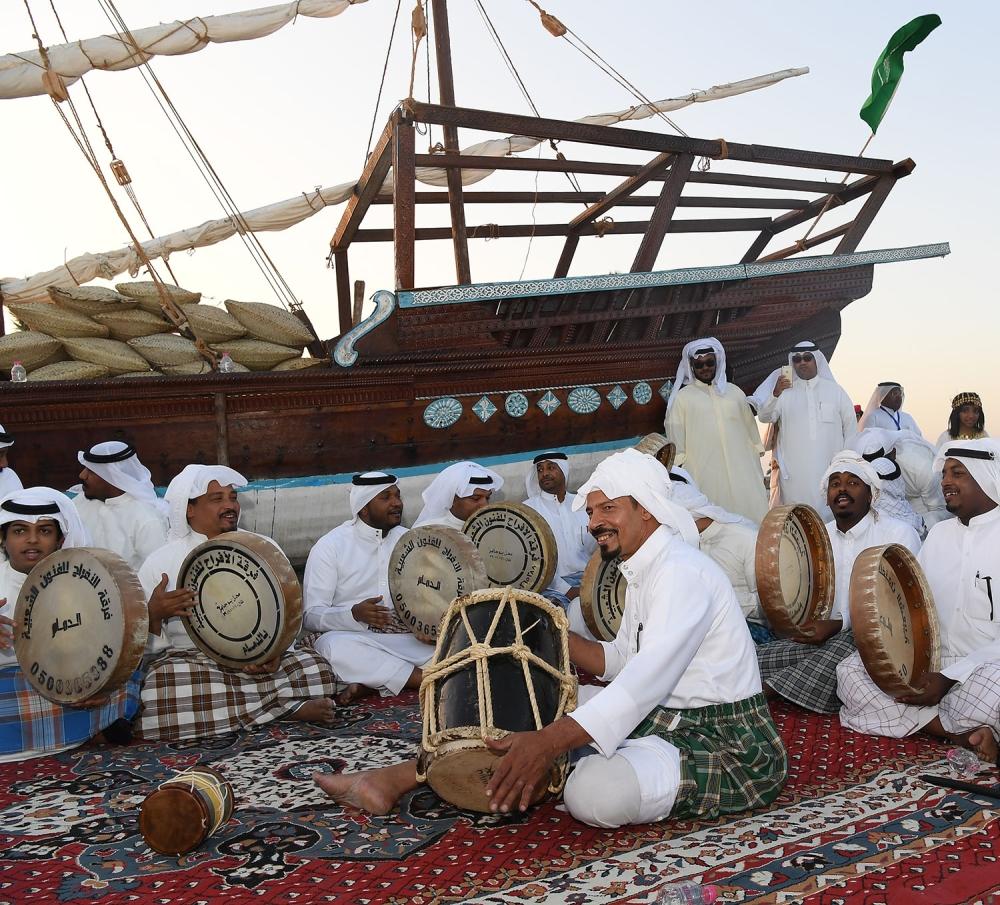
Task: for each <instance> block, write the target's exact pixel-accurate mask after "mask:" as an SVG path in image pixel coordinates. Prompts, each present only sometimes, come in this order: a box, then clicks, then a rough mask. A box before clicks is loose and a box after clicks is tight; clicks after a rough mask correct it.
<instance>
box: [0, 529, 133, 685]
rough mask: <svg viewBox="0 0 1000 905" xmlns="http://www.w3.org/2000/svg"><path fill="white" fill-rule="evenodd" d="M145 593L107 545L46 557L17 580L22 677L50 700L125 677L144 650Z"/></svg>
mask: <svg viewBox="0 0 1000 905" xmlns="http://www.w3.org/2000/svg"><path fill="white" fill-rule="evenodd" d="M148 634H149V619H148V615H147V612H146V595H145V594H144V593H143V590H142V585H141V584H140V583H139V579H138V578H137V577H136V574H135V572H133V571H132V570H131V569H130V568H129V566H128V563H126V562H125V560H123V559H122V558H121V557H120V556H118V555H117V554H115V553H112V552H111V551H110V550H99V549H92V548H89V547H71V548H68V549H65V550H56V551H55V552H54V553H51V554H50V555H48V556H46V557H45V559H43V560H42V561H41V562H40V563H38V564H37V565H36V566H35V567H34V568H33V569H32V570H31V571H30V572H29V573H28V576H27V577H26V578H25V580H24V584H23V585H22V586H21V593H20V594H19V595H18V598H17V604H16V606H15V608H14V650H15V653H16V655H17V662H18V663H19V664H20V666H21V669H22V671H23V672H24V677H25V679H27V681H28V682H30V683H31V685H32V687H33V688H34V689H35V690H36V691H37V692H38V693H39V694H40V695H42V697H44V698H47V699H48V700H50V701H52V702H53V703H56V704H78V703H79V702H81V701H85V700H86V699H87V698H90V697H93V696H94V695H97V694H107V693H108V692H111V691H115V690H117V689H118V688H120V687H121V686H122V685H124V684H125V681H126V680H127V679H128V677H129V676H130V675H132V673H133V672H135V670H136V669H137V668H138V666H139V661H140V660H141V659H142V654H143V651H144V650H145V649H146V639H147V635H148Z"/></svg>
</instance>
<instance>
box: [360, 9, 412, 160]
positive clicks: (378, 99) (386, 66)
mask: <svg viewBox="0 0 1000 905" xmlns="http://www.w3.org/2000/svg"><path fill="white" fill-rule="evenodd" d="M402 5H403V0H396V13H395V15H394V16H393V17H392V31H391V32H389V46H388V47H386V49H385V62H384V63H383V64H382V80H381V81H380V82H379V83H378V96H377V97H376V98H375V109H374V110H372V126H371V129H370V130H369V132H368V144H367V146H366V147H365V159H364V160H363V161H362V162H361V169H362V170H364V168H365V164H366V163H368V155H369V154H371V151H372V139H373V138H374V137H375V121H376V120H377V119H378V108H379V105H380V104H381V103H382V90H383V89H384V88H385V74H386V72H388V70H389V55H390V54H391V53H392V42H393V40H394V39H395V37H396V25H397V23H398V22H399V8H400V7H401V6H402Z"/></svg>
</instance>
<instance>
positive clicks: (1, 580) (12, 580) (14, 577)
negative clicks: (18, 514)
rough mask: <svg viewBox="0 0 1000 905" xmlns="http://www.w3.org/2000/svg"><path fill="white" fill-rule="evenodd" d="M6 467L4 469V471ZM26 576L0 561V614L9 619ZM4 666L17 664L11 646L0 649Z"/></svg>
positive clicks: (0, 661)
mask: <svg viewBox="0 0 1000 905" xmlns="http://www.w3.org/2000/svg"><path fill="white" fill-rule="evenodd" d="M6 470H7V469H4V471H6ZM27 577H28V576H27V575H26V574H25V573H24V572H18V571H17V569H15V568H14V567H13V566H12V565H11V564H10V563H9V562H7V561H6V560H5V561H3V562H0V600H4V599H6V603H4V604H3V605H2V606H0V616H6V617H8V618H9V619H13V618H14V608H15V607H16V606H17V595H18V594H20V593H21V585H23V584H24V579H25V578H27ZM6 666H17V655H16V654H15V653H14V648H13V647H8V648H6V649H3V650H0V669H3V668H4V667H6Z"/></svg>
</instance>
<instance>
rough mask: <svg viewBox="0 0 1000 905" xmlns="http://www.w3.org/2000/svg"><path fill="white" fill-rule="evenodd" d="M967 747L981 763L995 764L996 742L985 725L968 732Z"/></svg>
mask: <svg viewBox="0 0 1000 905" xmlns="http://www.w3.org/2000/svg"><path fill="white" fill-rule="evenodd" d="M969 747H970V748H972V750H973V751H974V752H975V755H976V757H978V758H979V759H980V760H981V761H983V763H987V764H990V765H996V763H997V743H996V739H994V738H993V733H992V732H991V731H990V730H989V729H988V728H986V727H985V726H982V727H980V728H979V729H975V730H973V731H972V732H970V733H969Z"/></svg>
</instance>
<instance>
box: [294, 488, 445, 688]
mask: <svg viewBox="0 0 1000 905" xmlns="http://www.w3.org/2000/svg"><path fill="white" fill-rule="evenodd" d="M350 507H351V514H352V517H351V518H349V519H348V520H347V521H345V522H342V523H341V524H340V525H338V526H337V527H336V528H334V529H333V530H332V531H329V532H327V533H326V534H324V535H323V537H321V538H320V539H319V540H318V541H316V545H315V546H314V547H313V548H312V550H310V551H309V559H308V560H307V561H306V574H305V582H304V583H303V596H304V601H305V615H304V619H303V624H304V626H305V628H306V629H307V630H308V631H312V632H323V635H322V636H321V637H320V638H319V639H318V640H317V641H316V650H317V651H319V653H320V654H322V655H323V656H324V657H325V658H326V659H327V661H328V662H329V663H330V665H331V666H332V667H333V671H334V673H335V674H336V675H337V677H338V678H339V679H341V680H342V681H344V682H346V683H348V688H347V689H346V690H345V691H343V692H342V693H341V694H339V695H338V696H337V703H338V704H349V703H351V702H352V701H356V700H357V699H358V698H361V697H364V696H365V695H367V694H374V693H375V692H380V693H382V694H386V695H393V694H399V693H400V692H401V691H402V690H403V689H404V688H417V687H419V685H420V680H421V679H422V678H423V673H422V672H421V667H423V666H424V664H426V663H427V661H428V660H429V659H430V658H431V655H432V654H433V653H434V648H433V646H431V645H429V644H425V643H424V642H422V641H420V640H418V639H417V638H416V637H415V636H414V635H413V633H412V632H409V631H405V630H402V629H405V626H404V625H403V623H402V622H400V621H399V620H398V619H396V618H395V612H394V611H393V608H392V595H391V594H390V592H389V556H390V555H391V554H392V550H393V547H395V546H396V542H397V541H398V540H399V539H400V538H401V537H402V536H403V535H404V534H406V528H404V527H403V526H402V521H403V500H402V497H401V496H400V493H399V484H398V483H397V481H396V476H395V475H391V474H386V473H385V472H382V471H367V472H365V473H364V474H356V475H354V477H353V478H352V479H351V493H350ZM394 623H395V626H394ZM387 630H388V631H387Z"/></svg>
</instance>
